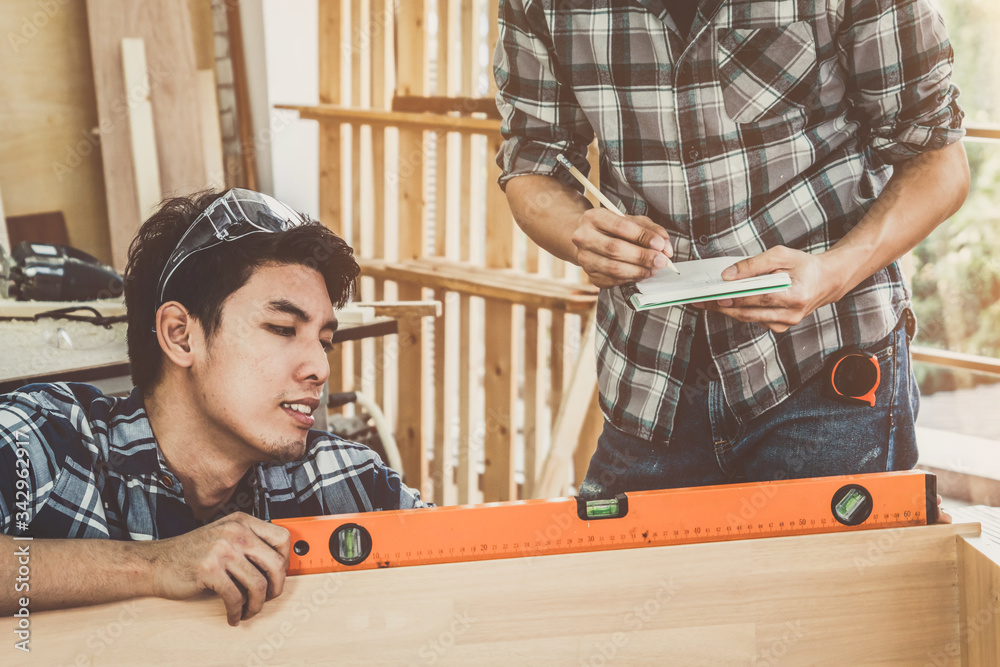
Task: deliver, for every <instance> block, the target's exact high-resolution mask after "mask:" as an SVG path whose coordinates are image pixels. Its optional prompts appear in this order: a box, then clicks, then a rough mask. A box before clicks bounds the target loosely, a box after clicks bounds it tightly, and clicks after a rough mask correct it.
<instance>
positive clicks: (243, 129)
mask: <svg viewBox="0 0 1000 667" xmlns="http://www.w3.org/2000/svg"><path fill="white" fill-rule="evenodd" d="M223 4H224V7H225V12H226V25H227V27H228V31H227V32H228V34H227V36H228V37H229V59H230V62H231V63H232V67H233V93H234V94H235V95H236V131H237V132H238V133H239V135H240V161H241V162H242V170H243V179H244V181H245V183H244V184H245V186H246V187H247V188H249V189H250V190H256V189H257V144H256V142H255V141H254V129H253V122H252V119H251V116H250V115H251V113H252V111H251V108H252V106H251V104H250V83H249V77H248V76H247V59H246V52H245V51H244V46H243V21H242V20H241V18H240V3H239V2H226V3H223Z"/></svg>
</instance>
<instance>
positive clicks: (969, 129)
mask: <svg viewBox="0 0 1000 667" xmlns="http://www.w3.org/2000/svg"><path fill="white" fill-rule="evenodd" d="M965 136H967V137H969V138H970V139H993V140H1000V127H997V126H995V125H975V124H972V125H966V126H965Z"/></svg>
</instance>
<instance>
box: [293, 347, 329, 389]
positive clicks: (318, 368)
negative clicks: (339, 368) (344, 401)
mask: <svg viewBox="0 0 1000 667" xmlns="http://www.w3.org/2000/svg"><path fill="white" fill-rule="evenodd" d="M326 354H327V353H326V350H324V349H323V345H322V343H320V342H319V341H317V342H316V343H315V344H314V345H310V346H309V350H308V352H307V353H306V357H305V359H304V361H303V364H302V369H301V373H300V375H301V377H303V378H304V379H305V380H308V381H311V382H314V383H316V384H320V385H322V384H326V381H327V380H328V379H329V378H330V360H329V359H328V358H327V356H326Z"/></svg>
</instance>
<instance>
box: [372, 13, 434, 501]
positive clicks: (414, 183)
mask: <svg viewBox="0 0 1000 667" xmlns="http://www.w3.org/2000/svg"><path fill="white" fill-rule="evenodd" d="M426 16H427V7H426V3H425V1H424V0H409V1H408V2H405V3H400V4H399V5H397V15H396V18H397V26H398V34H397V35H396V46H397V49H398V51H397V53H398V54H399V57H398V58H397V68H398V69H397V74H396V76H397V78H396V85H397V92H398V93H399V94H405V95H423V94H424V92H425V86H426V81H425V74H426V60H427V58H426V39H425V34H424V21H425V20H426ZM369 113H371V114H380V113H384V112H378V111H371V112H369ZM424 151H425V146H424V135H423V130H422V128H420V127H417V126H413V125H410V126H406V127H405V128H400V130H399V162H398V169H399V171H398V176H399V222H398V224H399V227H398V231H397V234H398V239H399V258H400V259H401V260H410V259H413V258H416V257H420V256H421V255H422V254H423V242H424V235H425V231H426V225H425V215H426V211H425V206H424V182H425V181H424ZM399 298H400V299H401V300H406V301H417V300H420V299H421V298H422V290H421V288H420V286H419V285H418V284H414V283H400V284H399ZM404 322H405V324H404ZM423 328H424V327H423V319H422V318H405V319H404V320H403V321H402V322H400V335H399V362H398V372H399V382H398V386H397V394H398V415H397V422H396V431H397V434H398V435H397V436H396V440H397V444H398V445H399V450H400V454H401V456H402V458H403V469H404V471H405V475H406V480H407V483H408V484H409V485H410V486H413V487H415V488H418V489H420V490H421V491H424V492H427V491H428V489H426V488H425V482H426V481H427V479H428V470H427V454H426V452H427V447H426V442H425V439H424V414H425V405H426V403H427V396H426V395H425V392H424V382H425V380H426V377H427V376H426V375H425V372H426V370H429V369H426V366H425V363H424V333H423Z"/></svg>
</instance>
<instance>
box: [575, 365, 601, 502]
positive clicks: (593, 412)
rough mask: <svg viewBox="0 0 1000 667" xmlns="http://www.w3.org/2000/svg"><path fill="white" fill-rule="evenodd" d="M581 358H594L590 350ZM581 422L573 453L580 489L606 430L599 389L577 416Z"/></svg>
mask: <svg viewBox="0 0 1000 667" xmlns="http://www.w3.org/2000/svg"><path fill="white" fill-rule="evenodd" d="M581 354H582V355H584V356H582V357H581V358H582V359H585V360H589V359H591V357H592V356H593V355H592V354H591V351H590V350H583V351H581ZM576 417H577V418H578V419H580V420H581V422H582V424H581V425H580V434H579V436H577V439H576V451H574V452H573V482H574V484H575V485H576V488H577V489H579V488H580V486H581V485H582V484H583V480H584V478H585V477H586V476H587V469H588V468H589V466H590V459H591V457H592V456H593V455H594V452H595V451H596V450H597V439H598V438H599V437H600V435H601V431H602V430H604V415H603V414H602V413H601V403H600V395H599V394H598V392H597V388H596V387H595V388H594V392H593V395H592V396H591V398H590V402H589V403H588V404H587V408H586V412H584V413H583V414H577V415H576Z"/></svg>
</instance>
